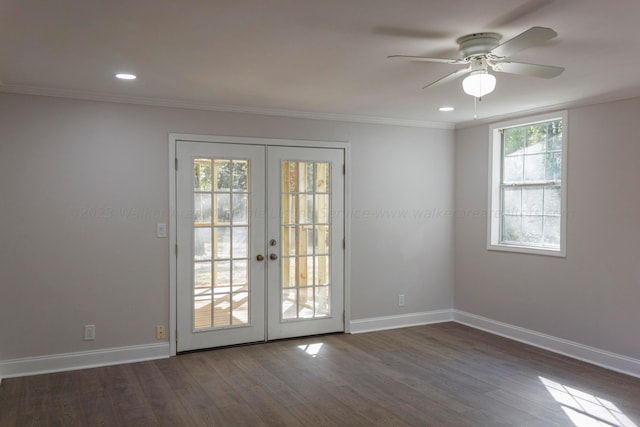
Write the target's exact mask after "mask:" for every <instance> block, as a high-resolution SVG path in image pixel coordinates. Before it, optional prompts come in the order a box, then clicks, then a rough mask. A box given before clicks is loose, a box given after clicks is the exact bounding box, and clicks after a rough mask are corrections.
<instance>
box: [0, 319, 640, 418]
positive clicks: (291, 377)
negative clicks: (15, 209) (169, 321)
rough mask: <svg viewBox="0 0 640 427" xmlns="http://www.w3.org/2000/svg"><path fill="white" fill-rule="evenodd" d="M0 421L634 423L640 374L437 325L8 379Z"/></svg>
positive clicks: (639, 414) (639, 408)
mask: <svg viewBox="0 0 640 427" xmlns="http://www.w3.org/2000/svg"><path fill="white" fill-rule="evenodd" d="M0 425H1V426H3V427H4V426H21V427H22V426H65V427H70V426H101V425H103V426H212V425H215V426H375V425H379V426H491V427H495V426H573V427H586V426H592V425H600V426H605V427H611V426H614V427H640V379H638V378H633V377H630V376H626V375H623V374H618V373H615V372H612V371H608V370H606V369H602V368H598V367H595V366H593V365H589V364H587V363H583V362H579V361H576V360H573V359H570V358H567V357H563V356H560V355H557V354H553V353H550V352H547V351H544V350H541V349H538V348H535V347H531V346H527V345H524V344H520V343H517V342H514V341H511V340H508V339H505V338H501V337H498V336H494V335H491V334H488V333H485V332H481V331H478V330H474V329H471V328H468V327H465V326H462V325H459V324H455V323H442V324H437V325H430V326H420V327H414V328H406V329H396V330H391V331H382V332H372V333H368V334H360V335H328V336H320V337H308V338H300V339H295V340H284V341H277V342H270V343H266V344H257V345H251V346H243V347H234V348H224V349H218V350H211V351H203V352H196V353H190V354H183V355H180V356H177V357H174V358H171V359H165V360H158V361H150V362H140V363H132V364H125V365H117V366H108V367H103V368H95V369H84V370H79V371H73V372H60V373H54V374H46V375H37V376H32V377H23V378H9V379H5V380H3V381H2V384H1V385H0Z"/></svg>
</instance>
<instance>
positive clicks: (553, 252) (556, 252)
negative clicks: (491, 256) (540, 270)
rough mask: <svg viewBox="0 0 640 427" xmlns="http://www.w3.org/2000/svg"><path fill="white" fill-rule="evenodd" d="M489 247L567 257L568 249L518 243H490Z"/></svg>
mask: <svg viewBox="0 0 640 427" xmlns="http://www.w3.org/2000/svg"><path fill="white" fill-rule="evenodd" d="M487 249H488V250H490V251H499V252H513V253H521V254H528V255H544V256H552V257H558V258H566V257H567V255H566V251H565V249H564V248H560V249H544V248H534V247H531V246H518V245H506V244H491V243H490V244H489V245H488V246H487Z"/></svg>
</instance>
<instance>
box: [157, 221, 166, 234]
mask: <svg viewBox="0 0 640 427" xmlns="http://www.w3.org/2000/svg"><path fill="white" fill-rule="evenodd" d="M156 237H167V224H165V223H163V222H159V223H157V224H156Z"/></svg>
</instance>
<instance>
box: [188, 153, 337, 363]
mask: <svg viewBox="0 0 640 427" xmlns="http://www.w3.org/2000/svg"><path fill="white" fill-rule="evenodd" d="M176 156H177V161H178V165H179V166H178V171H177V173H176V177H177V178H176V189H177V191H176V198H177V200H176V205H177V212H176V213H177V224H178V227H177V242H178V262H177V265H178V268H177V276H178V277H177V298H176V301H177V329H178V334H177V335H178V337H177V338H178V343H177V350H178V351H187V350H194V349H201V348H210V347H218V346H226V345H233V344H241V343H248V342H256V341H264V340H267V339H277V338H285V337H293V336H303V335H311V334H318V333H327V332H336V331H341V330H344V320H343V309H344V302H343V301H344V300H343V294H344V285H343V275H344V265H343V264H344V261H343V260H344V255H343V244H342V243H343V239H344V213H343V198H344V195H343V194H344V193H343V191H344V188H343V187H344V177H343V174H342V170H343V166H342V165H343V159H344V153H343V150H340V149H319V148H306V147H305V148H300V147H276V146H264V145H249V144H246V145H245V144H226V143H208V142H190V141H178V143H177V147H176Z"/></svg>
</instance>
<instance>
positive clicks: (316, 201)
mask: <svg viewBox="0 0 640 427" xmlns="http://www.w3.org/2000/svg"><path fill="white" fill-rule="evenodd" d="M281 167H282V169H281V176H282V186H281V203H282V206H281V208H282V211H281V238H282V253H281V257H282V264H281V265H282V298H281V301H280V304H281V320H296V319H313V318H316V317H328V316H331V303H330V299H329V298H328V296H329V294H330V287H331V280H330V279H331V262H330V258H331V253H330V247H329V242H330V235H331V215H330V212H331V206H330V204H331V202H330V201H331V198H330V193H331V186H330V179H329V177H330V175H331V164H330V163H327V162H296V161H292V160H289V161H283V162H282V163H281Z"/></svg>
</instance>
